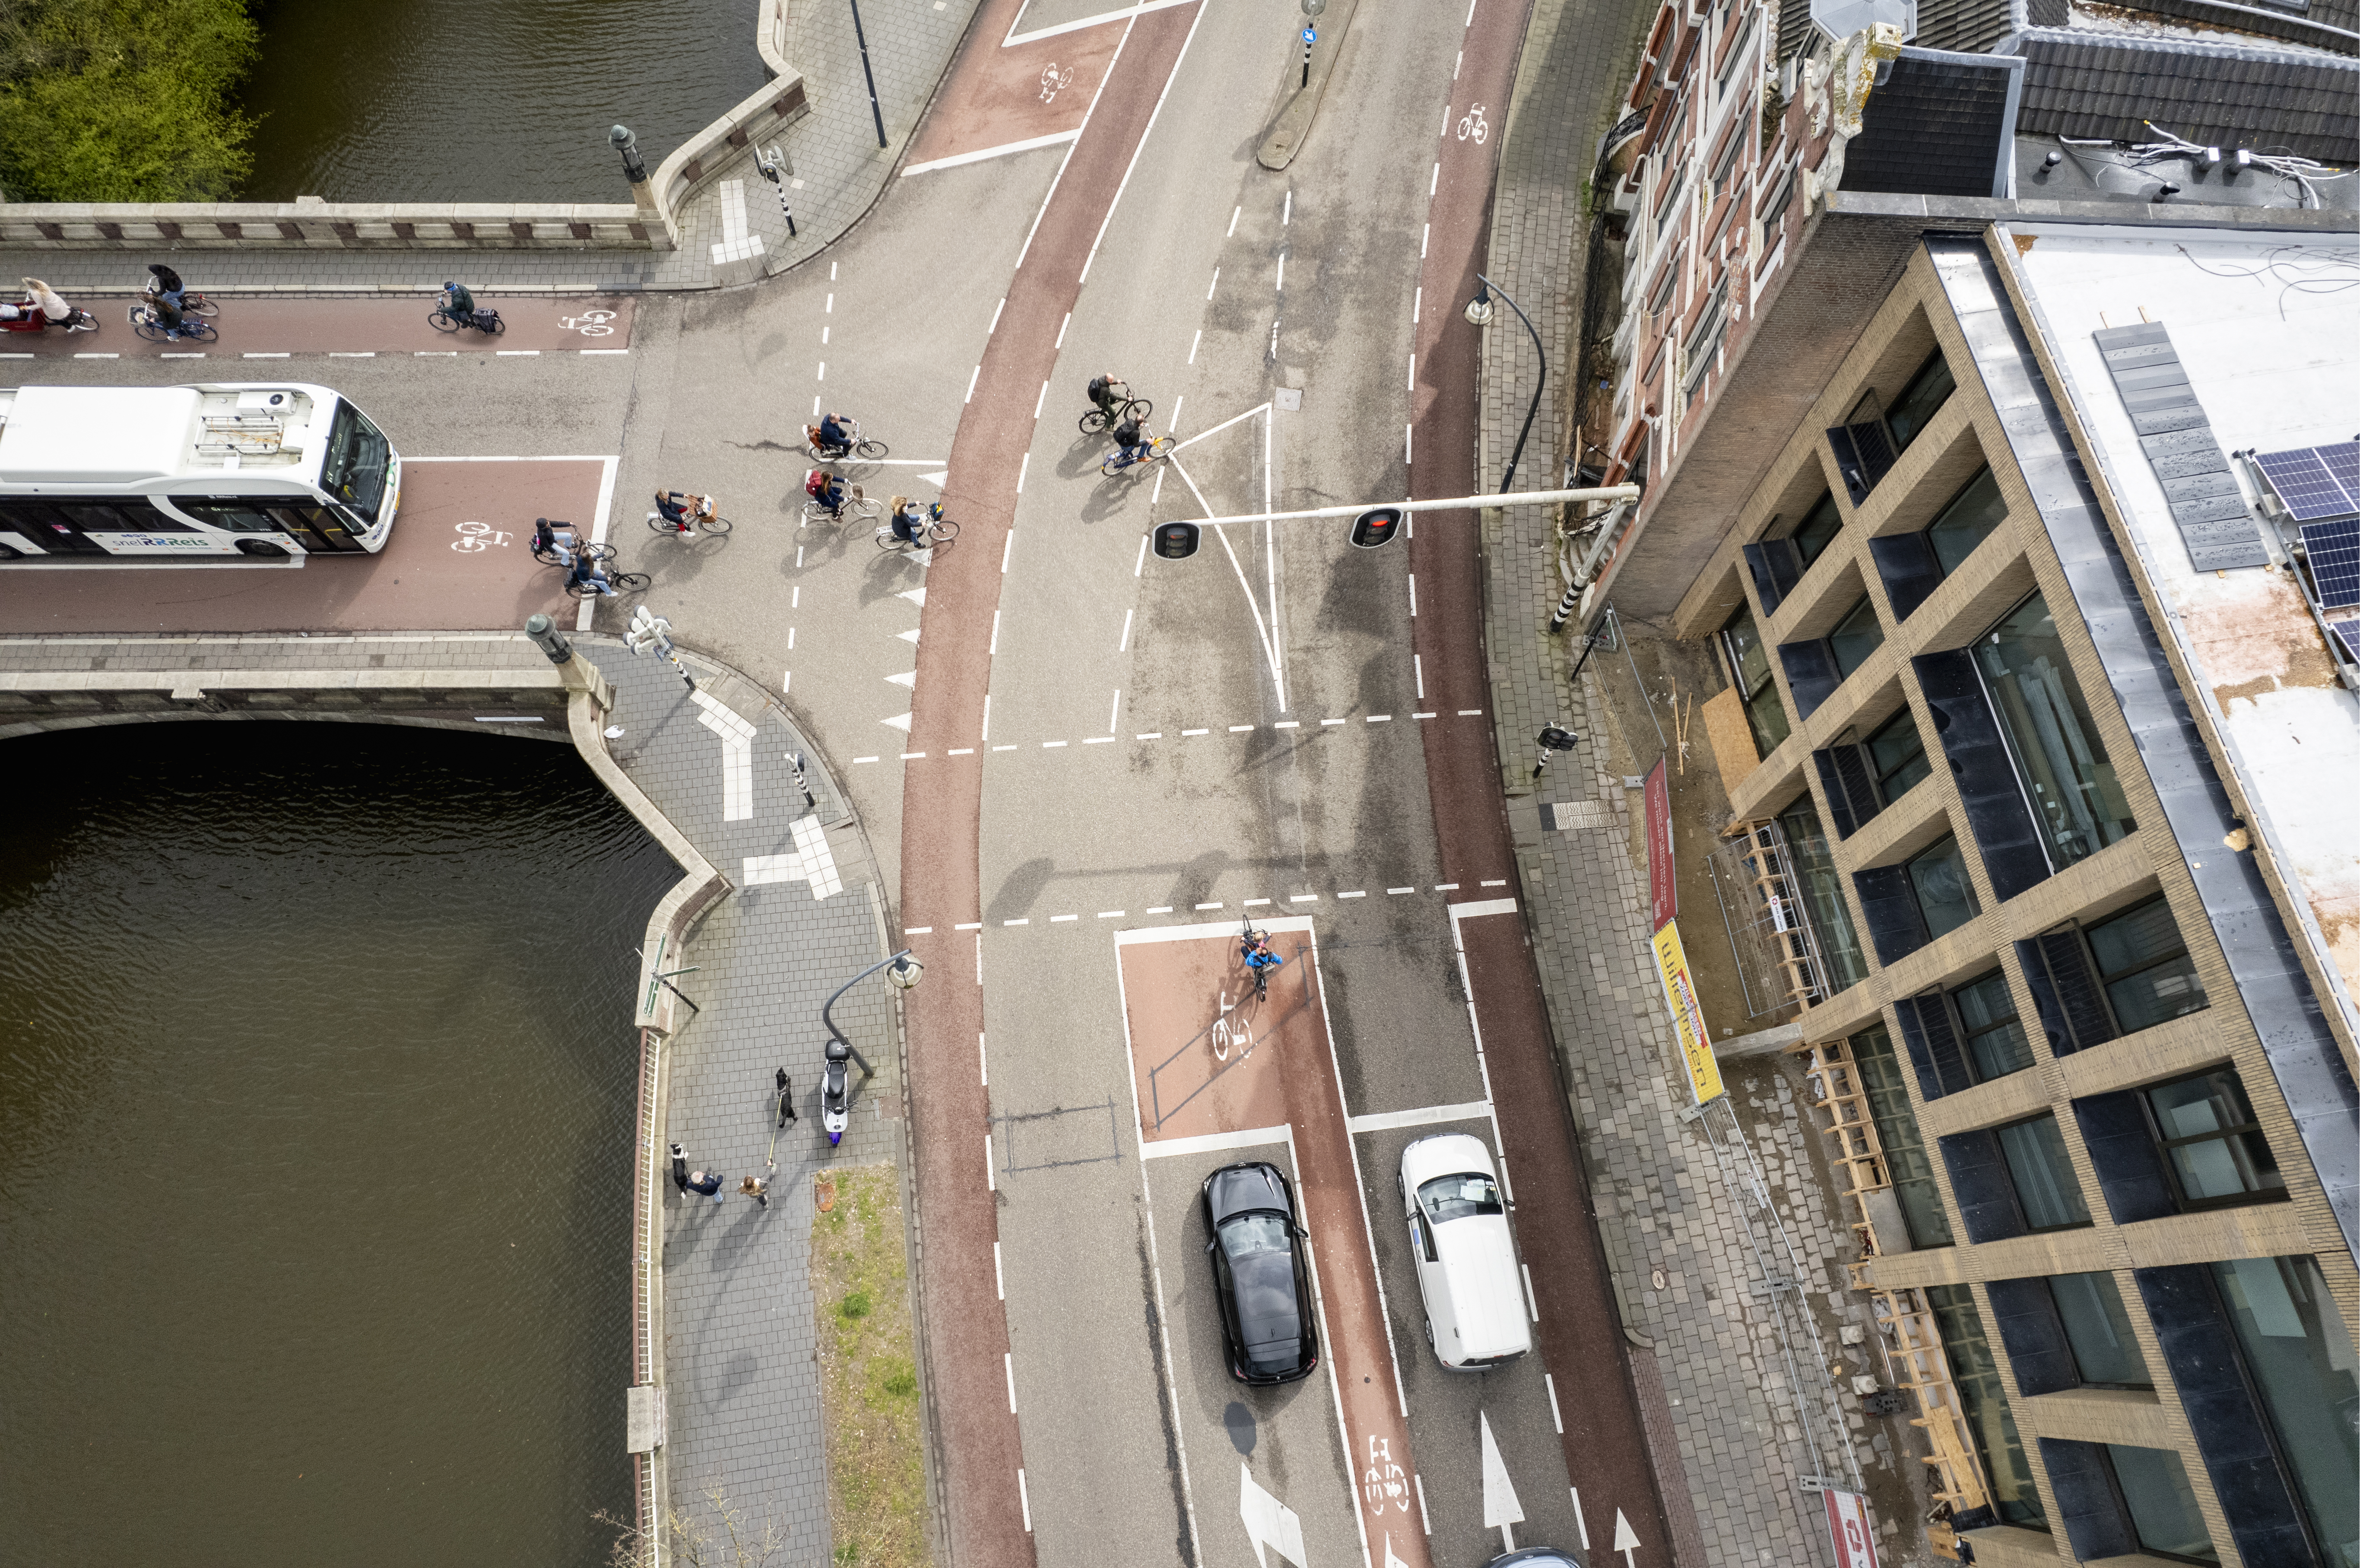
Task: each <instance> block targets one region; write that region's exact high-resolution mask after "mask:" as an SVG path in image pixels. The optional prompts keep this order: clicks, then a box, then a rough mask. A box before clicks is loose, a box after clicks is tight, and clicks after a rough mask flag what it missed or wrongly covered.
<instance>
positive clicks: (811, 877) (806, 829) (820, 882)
mask: <svg viewBox="0 0 2360 1568" xmlns="http://www.w3.org/2000/svg"><path fill="white" fill-rule="evenodd" d="M793 832H794V836H795V847H794V850H793V852H792V853H791V854H784V855H748V856H747V857H746V876H745V885H746V886H748V887H759V886H761V885H762V884H763V883H773V882H808V883H811V890H812V897H814V898H815V899H818V898H825V897H827V896H828V895H830V894H838V893H842V892H843V891H844V882H843V879H841V878H840V877H838V876H837V875H836V857H835V856H834V855H833V854H831V853H829V852H828V848H827V832H826V830H825V828H821V827H820V825H819V818H818V817H796V818H795V820H794V827H793Z"/></svg>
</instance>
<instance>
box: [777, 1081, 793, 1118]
mask: <svg viewBox="0 0 2360 1568" xmlns="http://www.w3.org/2000/svg"><path fill="white" fill-rule="evenodd" d="M794 1119H795V1083H794V1080H792V1079H791V1078H789V1077H788V1076H787V1069H785V1068H781V1069H779V1125H780V1126H781V1127H783V1126H785V1125H786V1124H788V1123H790V1122H792V1121H793V1120H794Z"/></svg>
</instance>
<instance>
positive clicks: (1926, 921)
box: [1896, 832, 1983, 942]
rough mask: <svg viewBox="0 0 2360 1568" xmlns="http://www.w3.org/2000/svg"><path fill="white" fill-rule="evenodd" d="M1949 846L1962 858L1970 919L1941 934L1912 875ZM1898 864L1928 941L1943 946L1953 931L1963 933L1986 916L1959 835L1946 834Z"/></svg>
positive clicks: (1960, 868)
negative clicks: (1928, 912) (1969, 925)
mask: <svg viewBox="0 0 2360 1568" xmlns="http://www.w3.org/2000/svg"><path fill="white" fill-rule="evenodd" d="M1945 844H1948V845H1950V850H1951V852H1952V853H1953V854H1955V855H1957V856H1958V860H1959V871H1960V872H1961V875H1960V879H1959V880H1960V884H1961V886H1962V887H1964V888H1965V889H1966V894H1967V909H1968V915H1967V918H1966V919H1965V920H1961V921H1960V922H1959V924H1958V925H1956V926H1953V927H1950V929H1949V930H1945V931H1937V930H1935V929H1934V921H1933V918H1932V917H1931V916H1928V914H1927V913H1926V900H1925V896H1924V895H1923V894H1920V893H1919V892H1918V891H1917V877H1916V876H1915V875H1914V874H1912V872H1911V868H1912V867H1914V866H1916V865H1917V862H1918V861H1922V860H1924V859H1926V857H1928V855H1930V854H1932V853H1933V852H1934V851H1935V850H1939V849H1940V848H1941V847H1942V846H1943V845H1945ZM1896 864H1897V865H1898V866H1899V867H1900V868H1901V880H1902V882H1903V883H1905V884H1907V887H1908V889H1909V899H1910V902H1911V903H1913V904H1915V905H1917V919H1918V921H1919V923H1920V925H1921V926H1922V927H1924V929H1925V931H1926V940H1927V941H1928V942H1939V941H1940V940H1941V939H1942V938H1945V937H1947V936H1949V935H1950V932H1951V931H1957V930H1961V929H1963V928H1964V927H1966V926H1967V925H1968V923H1969V922H1971V921H1973V920H1976V919H1978V918H1980V917H1981V916H1982V915H1983V900H1982V899H1981V898H1980V897H1978V896H1977V895H1976V894H1975V879H1974V878H1973V877H1972V876H1969V875H1966V874H1965V872H1966V871H1967V853H1966V847H1965V846H1964V845H1963V844H1962V843H1961V842H1960V839H1959V836H1958V834H1957V833H1956V832H1948V833H1945V834H1943V835H1942V836H1941V837H1940V838H1939V839H1935V840H1934V841H1933V842H1932V843H1930V844H1928V845H1927V846H1926V847H1925V848H1924V849H1922V850H1918V851H1917V853H1916V854H1914V855H1910V856H1907V857H1906V858H1905V859H1903V860H1901V861H1897V862H1896Z"/></svg>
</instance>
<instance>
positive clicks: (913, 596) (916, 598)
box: [893, 583, 926, 609]
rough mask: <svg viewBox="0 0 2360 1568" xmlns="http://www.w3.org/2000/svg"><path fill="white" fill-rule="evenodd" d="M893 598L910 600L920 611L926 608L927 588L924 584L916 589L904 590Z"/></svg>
mask: <svg viewBox="0 0 2360 1568" xmlns="http://www.w3.org/2000/svg"><path fill="white" fill-rule="evenodd" d="M893 597H894V598H901V599H908V600H909V601H910V602H911V603H912V604H913V605H916V606H917V607H918V608H919V609H924V608H925V604H926V586H925V585H924V584H923V583H921V584H919V585H918V586H917V587H914V588H904V589H902V590H901V592H900V593H898V594H895V595H894V596H893Z"/></svg>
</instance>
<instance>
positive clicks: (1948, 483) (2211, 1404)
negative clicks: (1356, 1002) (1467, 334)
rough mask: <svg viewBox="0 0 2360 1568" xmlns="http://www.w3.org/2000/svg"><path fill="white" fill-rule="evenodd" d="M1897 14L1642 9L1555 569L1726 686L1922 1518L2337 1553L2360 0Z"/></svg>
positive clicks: (2346, 1420) (1778, 979) (2351, 1091)
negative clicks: (1609, 502)
mask: <svg viewBox="0 0 2360 1568" xmlns="http://www.w3.org/2000/svg"><path fill="white" fill-rule="evenodd" d="M1842 14H1843V13H1841V11H1839V10H1836V9H1834V8H1832V7H1829V6H1826V5H1825V4H1824V0H1823V8H1822V10H1821V15H1823V16H1829V17H1830V19H1834V18H1835V17H1837V16H1841V15H1842ZM1887 14H1888V15H1892V16H1901V18H1902V19H1901V21H1900V23H1899V25H1897V26H1890V27H1874V26H1870V25H1869V22H1868V20H1867V16H1868V12H1867V7H1866V6H1865V5H1860V6H1857V7H1854V15H1855V16H1857V17H1858V18H1859V19H1860V20H1861V25H1862V28H1863V30H1861V31H1859V32H1856V33H1853V34H1852V35H1851V36H1850V37H1848V38H1841V39H1834V38H1830V37H1829V36H1828V35H1827V33H1826V32H1824V31H1823V30H1820V29H1819V28H1818V27H1815V25H1814V23H1813V21H1812V19H1811V15H1810V11H1809V8H1808V5H1803V4H1797V3H1794V0H1789V3H1788V4H1786V5H1785V6H1784V8H1783V10H1782V9H1781V8H1780V7H1779V6H1775V5H1748V4H1745V3H1744V0H1723V3H1722V4H1720V5H1709V4H1699V5H1695V6H1693V7H1691V6H1689V5H1685V4H1682V3H1680V0H1674V3H1673V4H1669V5H1666V6H1665V7H1664V8H1663V10H1662V11H1661V12H1660V13H1659V15H1658V16H1657V18H1656V22H1655V27H1654V28H1653V30H1652V32H1651V33H1650V35H1649V38H1648V41H1647V44H1646V46H1645V49H1644V58H1643V60H1642V62H1641V65H1640V69H1639V72H1638V76H1637V79H1636V81H1635V82H1633V88H1632V93H1631V99H1630V104H1629V107H1630V110H1631V115H1630V117H1629V118H1627V119H1626V120H1625V121H1624V122H1623V124H1622V126H1618V127H1617V130H1616V132H1615V133H1614V134H1613V135H1612V136H1610V137H1609V138H1608V143H1607V145H1606V146H1605V148H1602V150H1601V170H1600V181H1599V183H1600V200H1601V207H1602V208H1603V209H1605V210H1608V211H1611V212H1612V213H1613V214H1619V216H1617V217H1616V218H1615V219H1613V220H1612V221H1613V222H1614V223H1615V224H1616V225H1619V229H1620V243H1621V249H1622V254H1621V258H1620V260H1621V270H1620V284H1619V298H1617V297H1614V296H1613V295H1612V293H1610V295H1609V297H1608V301H1607V310H1606V311H1605V312H1601V311H1599V310H1597V309H1595V308H1593V309H1592V310H1591V311H1590V312H1589V313H1587V314H1589V315H1590V318H1591V319H1593V320H1595V319H1597V318H1598V317H1599V316H1600V315H1601V314H1609V313H1611V315H1612V317H1619V324H1618V325H1617V326H1616V327H1615V329H1614V331H1613V334H1612V368H1611V370H1610V371H1608V372H1606V373H1605V376H1604V379H1605V380H1606V381H1607V382H1608V387H1607V389H1606V390H1605V391H1603V392H1601V393H1600V394H1599V395H1598V396H1597V397H1596V398H1595V399H1594V400H1593V401H1592V405H1591V407H1590V409H1589V410H1588V411H1586V412H1585V414H1584V434H1585V437H1586V438H1587V439H1588V440H1589V442H1590V444H1591V445H1592V447H1593V449H1594V450H1596V451H1597V452H1599V453H1600V454H1601V455H1602V460H1601V461H1600V466H1602V467H1604V468H1605V469H1606V471H1607V474H1608V477H1609V478H1610V480H1617V479H1622V478H1626V477H1628V478H1633V479H1636V480H1637V481H1639V482H1640V483H1642V484H1643V485H1644V494H1643V496H1642V499H1640V500H1639V501H1638V502H1637V503H1636V504H1635V505H1634V506H1630V507H1625V508H1622V509H1618V510H1615V511H1613V512H1612V513H1608V514H1605V515H1603V516H1601V517H1600V518H1598V519H1596V520H1594V521H1595V526H1596V530H1597V532H1596V534H1595V538H1596V541H1597V543H1596V546H1595V548H1594V550H1593V551H1592V552H1591V554H1590V567H1589V571H1588V572H1587V574H1586V576H1588V578H1589V583H1588V588H1587V594H1586V597H1585V598H1583V600H1582V605H1583V613H1584V614H1585V616H1587V617H1590V618H1593V619H1592V620H1591V624H1592V625H1596V624H1598V622H1597V621H1596V620H1595V619H1594V618H1596V617H1598V616H1601V615H1602V613H1603V611H1604V609H1605V607H1607V606H1608V605H1610V604H1611V605H1612V607H1613V608H1614V609H1615V612H1616V615H1617V618H1618V620H1619V621H1620V623H1621V624H1622V626H1623V627H1624V628H1626V629H1629V630H1633V631H1634V632H1635V633H1636V634H1637V635H1651V636H1657V637H1660V638H1662V639H1664V640H1665V641H1666V643H1667V644H1670V643H1678V644H1684V645H1687V646H1688V648H1689V649H1690V650H1691V651H1692V652H1693V651H1698V650H1702V651H1706V652H1709V653H1710V662H1711V663H1712V665H1713V666H1714V667H1715V668H1717V670H1718V672H1719V674H1718V680H1719V683H1720V685H1721V689H1720V690H1719V691H1718V693H1717V695H1715V696H1712V698H1711V699H1710V701H1709V702H1707V703H1706V704H1704V705H1703V713H1704V717H1705V718H1706V720H1707V722H1706V725H1705V730H1706V734H1707V736H1708V737H1709V745H1708V746H1707V747H1706V748H1704V750H1705V751H1708V752H1709V753H1710V755H1709V758H1708V759H1707V761H1708V762H1709V764H1710V766H1711V767H1712V768H1713V769H1715V770H1717V772H1718V774H1719V779H1718V785H1719V789H1720V790H1721V794H1722V795H1725V798H1726V803H1727V831H1728V833H1729V835H1730V836H1731V841H1732V842H1733V843H1734V844H1735V845H1736V847H1737V852H1738V853H1739V854H1740V855H1741V856H1742V857H1743V858H1744V859H1745V861H1746V862H1747V864H1748V865H1749V867H1750V868H1751V869H1753V870H1754V872H1758V877H1757V879H1756V881H1755V884H1754V888H1753V890H1752V892H1751V896H1752V897H1753V898H1754V900H1755V905H1754V907H1753V908H1752V909H1751V910H1750V911H1749V912H1748V914H1749V915H1750V916H1751V917H1754V919H1755V920H1756V922H1757V923H1758V924H1761V925H1762V926H1764V927H1765V928H1768V929H1775V932H1776V940H1777V944H1778V947H1779V958H1780V960H1781V961H1780V962H1779V963H1778V965H1777V966H1776V967H1775V971H1772V972H1766V973H1764V974H1761V975H1759V976H1757V977H1756V978H1757V979H1759V980H1760V981H1763V982H1764V983H1767V984H1775V985H1777V986H1778V987H1780V988H1782V989H1784V990H1786V991H1788V992H1791V995H1792V1017H1793V1020H1794V1023H1795V1025H1796V1026H1797V1030H1796V1033H1797V1048H1799V1049H1804V1050H1808V1052H1809V1053H1810V1058H1811V1063H1812V1068H1813V1070H1814V1072H1815V1074H1816V1075H1817V1080H1818V1083H1819V1090H1820V1092H1821V1096H1822V1102H1821V1104H1820V1107H1819V1120H1820V1123H1821V1124H1822V1126H1823V1127H1824V1129H1825V1130H1826V1132H1827V1133H1828V1135H1829V1138H1830V1155H1831V1157H1833V1159H1834V1168H1835V1169H1836V1170H1837V1172H1838V1173H1839V1179H1840V1181H1841V1184H1842V1185H1843V1186H1844V1188H1845V1193H1844V1196H1845V1198H1846V1200H1847V1201H1848V1202H1849V1203H1850V1204H1851V1205H1852V1212H1853V1213H1854V1215H1855V1223H1854V1226H1853V1230H1854V1233H1855V1234H1856V1235H1857V1237H1858V1238H1859V1250H1858V1253H1857V1255H1854V1256H1852V1257H1848V1258H1846V1259H1844V1260H1843V1261H1844V1263H1845V1264H1846V1266H1847V1267H1848V1270H1849V1272H1850V1275H1851V1277H1852V1281H1853V1282H1854V1283H1855V1284H1856V1285H1857V1286H1858V1287H1859V1288H1862V1289H1863V1290H1866V1291H1869V1292H1872V1293H1873V1295H1874V1303H1875V1308H1876V1313H1877V1317H1878V1320H1879V1322H1880V1324H1881V1327H1882V1330H1883V1335H1884V1339H1885V1358H1886V1365H1887V1368H1888V1371H1889V1373H1890V1376H1891V1381H1892V1383H1893V1384H1894V1385H1895V1386H1896V1387H1899V1388H1902V1389H1905V1390H1907V1391H1908V1392H1909V1393H1910V1394H1911V1395H1913V1396H1914V1403H1913V1405H1912V1406H1911V1407H1909V1408H1908V1409H1907V1413H1908V1414H1912V1415H1914V1416H1916V1418H1917V1422H1918V1426H1919V1430H1920V1432H1921V1433H1922V1435H1921V1436H1919V1437H1918V1438H1917V1439H1916V1440H1915V1441H1916V1442H1917V1446H1918V1450H1919V1452H1920V1453H1921V1456H1922V1457H1923V1458H1925V1459H1926V1461H1927V1462H1928V1464H1929V1465H1930V1466H1931V1467H1932V1475H1933V1478H1934V1482H1935V1490H1936V1493H1937V1495H1938V1496H1939V1497H1940V1498H1941V1499H1942V1501H1943V1503H1944V1505H1945V1511H1946V1512H1947V1515H1948V1517H1947V1519H1941V1520H1938V1521H1937V1522H1936V1523H1935V1524H1934V1525H1933V1526H1932V1527H1931V1528H1930V1529H1929V1531H1928V1539H1929V1540H1930V1541H1932V1542H1933V1543H1934V1547H1935V1550H1936V1551H1937V1552H1940V1553H1944V1554H1948V1553H1950V1552H1959V1551H1961V1543H1965V1545H1967V1546H1970V1547H1971V1548H1972V1556H1973V1560H1974V1561H1976V1562H1978V1563H2027V1564H2028V1563H2057V1562H2074V1563H2098V1562H2103V1563H2109V1564H2132V1563H2179V1562H2196V1563H2231V1564H2240V1563H2241V1564H2245V1565H2247V1568H2281V1565H2292V1564H2308V1563H2317V1564H2329V1565H2333V1568H2355V1564H2360V1436H2355V1431H2356V1430H2360V1428H2356V1426H2355V1423H2360V1383H2355V1363H2360V1347H2355V1339H2354V1335H2353V1329H2354V1327H2355V1324H2360V1271H2355V1262H2354V1248H2355V1230H2360V1097H2355V1087H2354V1083H2355V1067H2360V1053H2355V1031H2356V1030H2360V1012H2355V1000H2354V999H2355V992H2360V438H2355V430H2360V288H2355V287H2351V285H2354V284H2360V241H2356V240H2355V209H2360V199H2355V198H2360V192H2355V187H2360V178H2355V177H2344V175H2343V174H2342V172H2341V171H2342V170H2349V169H2351V168H2352V167H2353V166H2354V165H2355V163H2360V116H2355V109H2360V60H2355V54H2360V36H2355V31H2354V28H2355V24H2360V7H2355V5H2354V4H2352V0H2313V3H2311V4H2310V5H2307V6H2306V5H2300V4H2295V5H2229V4H2223V3H2218V0H2143V3H2142V4H2140V5H2136V7H2124V6H2119V5H2083V4H2081V0H2070V3H2068V0H2009V3H2007V4H2000V3H1998V0H1986V3H1982V4H1969V3H1967V0H1924V3H1921V4H1920V5H1917V8H1916V11H1915V14H1914V17H1911V16H1906V15H1904V14H1903V12H1902V10H1901V7H1900V6H1899V5H1897V4H1896V5H1894V6H1893V8H1892V10H1891V11H1890V12H1889V13H1887ZM1912 27H1914V33H1913V32H1911V28H1912ZM1905 35H1907V36H1906V37H1905ZM1599 275H1600V274H1599V272H1598V271H1597V269H1593V276H1594V277H1595V276H1599ZM1603 276H1605V277H1606V278H1608V279H1609V280H1610V281H1609V282H1608V283H1607V284H1606V287H1607V289H1608V290H1609V291H1612V290H1613V289H1614V288H1615V284H1614V283H1613V282H1612V277H1613V273H1612V269H1605V271H1604V273H1603ZM1593 286H1595V285H1593ZM1600 335H1601V336H1602V335H1603V334H1602V333H1601V334H1600ZM1693 765H1694V764H1693V763H1692V764H1691V766H1693ZM1683 852H1684V853H1700V852H1702V849H1701V848H1700V847H1699V848H1690V849H1686V850H1683ZM1704 946H1705V944H1704V942H1703V941H1701V940H1697V941H1695V942H1693V943H1692V948H1703V947H1704ZM1738 949H1739V944H1738V943H1737V942H1736V941H1735V939H1734V938H1732V944H1731V948H1730V950H1729V951H1728V952H1727V953H1726V954H1725V955H1722V956H1721V957H1720V959H1718V961H1720V962H1722V963H1724V964H1731V965H1736V966H1741V967H1742V966H1744V965H1746V964H1747V963H1748V962H1749V959H1748V956H1747V955H1746V954H1745V953H1743V952H1741V951H1740V950H1738ZM1698 961H1699V964H1700V965H1701V964H1703V963H1705V962H1707V961H1709V960H1708V957H1707V956H1706V955H1703V954H1700V953H1699V955H1698Z"/></svg>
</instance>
